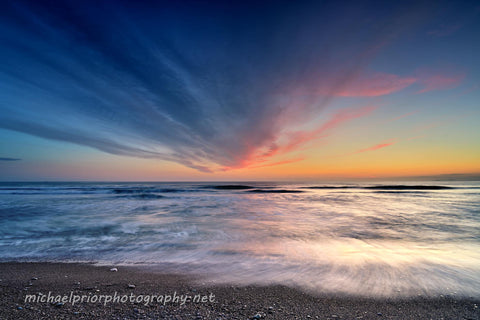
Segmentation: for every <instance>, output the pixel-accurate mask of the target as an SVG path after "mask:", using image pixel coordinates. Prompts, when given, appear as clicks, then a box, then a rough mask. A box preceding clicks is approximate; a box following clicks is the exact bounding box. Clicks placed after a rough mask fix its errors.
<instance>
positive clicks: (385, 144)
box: [354, 141, 396, 154]
mask: <svg viewBox="0 0 480 320" xmlns="http://www.w3.org/2000/svg"><path fill="white" fill-rule="evenodd" d="M395 143H396V142H395V141H391V142H387V141H385V142H382V143H379V144H376V145H374V146H371V147H368V148H365V149H360V150H358V151H355V152H354V154H355V153H362V152H367V151H375V150H378V149H382V148H386V147H389V146H391V145H394V144H395Z"/></svg>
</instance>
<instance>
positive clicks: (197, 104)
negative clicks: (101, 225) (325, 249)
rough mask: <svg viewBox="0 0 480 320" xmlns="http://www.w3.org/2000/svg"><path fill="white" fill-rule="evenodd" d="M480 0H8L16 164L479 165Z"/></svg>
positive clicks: (142, 168)
mask: <svg viewBox="0 0 480 320" xmlns="http://www.w3.org/2000/svg"><path fill="white" fill-rule="evenodd" d="M479 40H480V3H479V2H477V1H471V2H468V1H382V2H379V1H218V2H215V1H152V2H148V1H102V0H96V1H87V0H86V1H31V2H30V1H11V2H8V1H6V2H5V3H4V4H3V6H2V10H1V12H0V61H1V63H0V180H3V181H15V180H18V181H25V180H27V181H37V180H41V181H46V180H95V181H100V180H107V181H195V180H201V181H213V180H242V181H246V180H292V179H293V180H295V179H298V180H306V179H350V178H352V179H353V178H387V177H407V176H439V175H452V174H455V175H458V176H461V175H465V176H469V175H478V174H479V173H480V129H479V125H480V105H479V104H480V59H479V58H478V52H480V41H479Z"/></svg>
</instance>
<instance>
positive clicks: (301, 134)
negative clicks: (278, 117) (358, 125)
mask: <svg viewBox="0 0 480 320" xmlns="http://www.w3.org/2000/svg"><path fill="white" fill-rule="evenodd" d="M377 108H378V107H377V106H365V107H362V108H347V109H342V110H340V111H338V112H337V113H336V114H334V115H333V116H332V117H331V118H330V120H328V121H327V122H326V123H324V124H323V125H321V126H320V127H318V128H317V129H315V130H311V131H296V132H291V133H289V136H288V142H287V143H286V144H285V145H284V146H283V148H282V149H281V151H283V152H290V151H292V150H294V149H297V148H299V147H300V146H302V145H304V144H305V143H307V142H309V141H311V140H314V139H317V138H319V137H320V136H322V135H323V134H325V133H326V132H327V131H329V130H332V129H334V128H336V127H338V126H339V125H341V124H343V123H345V122H348V121H350V120H353V119H356V118H360V117H364V116H366V115H369V114H370V113H372V112H373V111H374V110H376V109H377Z"/></svg>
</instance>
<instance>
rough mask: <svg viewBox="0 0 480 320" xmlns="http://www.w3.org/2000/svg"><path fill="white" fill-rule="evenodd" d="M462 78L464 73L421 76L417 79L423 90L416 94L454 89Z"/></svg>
mask: <svg viewBox="0 0 480 320" xmlns="http://www.w3.org/2000/svg"><path fill="white" fill-rule="evenodd" d="M464 78H465V74H464V73H456V74H431V73H430V74H428V73H427V74H423V75H420V76H419V78H418V83H419V84H420V85H421V86H423V89H421V90H419V91H417V93H425V92H429V91H434V90H445V89H451V88H455V87H457V86H458V85H460V83H461V82H462V81H463V79H464Z"/></svg>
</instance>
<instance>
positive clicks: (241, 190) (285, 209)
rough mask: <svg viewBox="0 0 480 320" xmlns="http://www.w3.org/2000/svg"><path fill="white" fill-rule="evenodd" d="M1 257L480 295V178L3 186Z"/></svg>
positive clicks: (369, 290)
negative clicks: (475, 179) (467, 180)
mask: <svg viewBox="0 0 480 320" xmlns="http://www.w3.org/2000/svg"><path fill="white" fill-rule="evenodd" d="M0 259H1V260H3V261H12V260H15V261H93V262H98V263H101V264H116V265H119V264H120V265H122V264H142V265H148V266H150V267H151V268H156V269H158V270H163V271H168V270H175V271H182V272H187V273H188V272H192V273H197V274H198V273H201V274H204V275H206V276H209V277H211V279H212V280H215V281H217V282H234V283H240V284H270V283H281V284H286V285H291V286H297V287H301V288H304V289H307V290H314V291H317V292H333V293H347V294H359V295H373V296H392V295H416V294H426V295H438V294H444V295H447V294H448V295H470V296H480V183H476V182H461V183H460V182H457V183H453V182H451V181H449V182H438V181H436V182H408V183H398V182H396V183H394V182H382V183H368V184H367V183H356V184H351V183H350V184H346V183H302V184H292V183H221V184H219V183H0Z"/></svg>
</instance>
